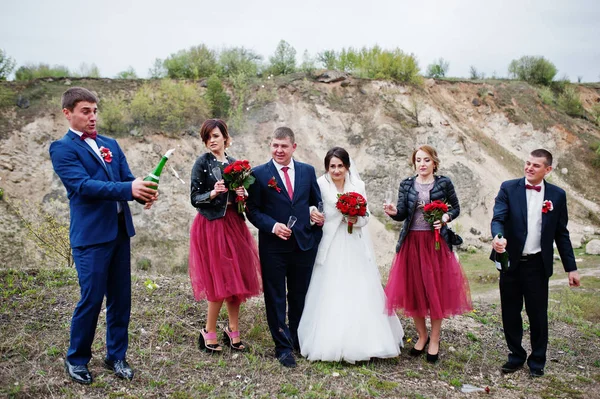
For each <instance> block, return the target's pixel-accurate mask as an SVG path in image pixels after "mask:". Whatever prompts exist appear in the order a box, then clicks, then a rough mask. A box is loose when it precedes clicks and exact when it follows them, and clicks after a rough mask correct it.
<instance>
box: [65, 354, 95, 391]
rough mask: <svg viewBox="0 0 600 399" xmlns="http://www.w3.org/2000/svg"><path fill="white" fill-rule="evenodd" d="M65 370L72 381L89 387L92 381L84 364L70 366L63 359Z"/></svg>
mask: <svg viewBox="0 0 600 399" xmlns="http://www.w3.org/2000/svg"><path fill="white" fill-rule="evenodd" d="M65 370H66V371H67V374H69V377H71V379H72V380H73V381H75V382H78V383H80V384H85V385H89V384H91V383H92V381H93V379H92V374H91V373H90V370H88V368H87V365H86V364H81V365H79V364H71V363H69V361H68V360H66V359H65Z"/></svg>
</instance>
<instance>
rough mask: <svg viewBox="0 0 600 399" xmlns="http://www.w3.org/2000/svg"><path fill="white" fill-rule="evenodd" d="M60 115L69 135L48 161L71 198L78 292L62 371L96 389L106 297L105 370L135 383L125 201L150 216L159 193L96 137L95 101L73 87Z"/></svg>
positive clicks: (129, 223)
mask: <svg viewBox="0 0 600 399" xmlns="http://www.w3.org/2000/svg"><path fill="white" fill-rule="evenodd" d="M62 108H63V110H62V111H63V114H64V115H65V117H66V118H67V120H68V121H69V126H70V128H69V131H68V132H67V133H66V134H65V135H64V136H63V137H62V138H61V139H59V140H56V141H54V142H53V143H52V144H50V158H51V159H52V166H53V167H54V171H55V172H56V174H57V175H58V177H60V180H61V181H62V182H63V184H64V186H65V188H66V190H67V197H68V198H69V209H70V218H71V224H70V229H69V238H70V241H71V248H72V249H73V258H74V260H75V268H76V269H77V276H78V277H79V287H80V290H81V298H80V300H79V303H78V304H77V307H76V308H75V311H74V312H73V319H72V320H71V340H70V345H69V350H68V352H67V356H66V359H65V368H66V370H67V373H68V375H69V376H70V377H71V379H73V380H74V381H76V382H78V383H81V384H91V383H92V375H91V374H90V371H89V370H88V367H87V364H88V362H89V361H90V359H91V358H92V341H93V340H94V334H95V332H96V325H97V323H98V316H99V314H100V310H101V308H102V301H103V300H104V297H105V296H106V357H105V359H104V366H105V367H106V368H108V369H110V370H112V371H114V372H115V375H116V376H117V377H120V378H125V379H129V380H131V379H132V378H133V370H132V369H131V367H130V366H129V364H128V363H127V361H126V360H125V354H126V352H127V346H128V326H129V315H130V311H131V274H130V270H131V268H130V244H129V240H130V237H132V236H133V235H134V234H135V230H134V228H133V220H132V219H131V211H130V210H129V205H128V204H127V201H131V200H133V199H137V200H139V201H141V202H145V203H146V208H150V206H151V205H152V203H153V202H154V200H156V197H157V192H156V190H153V189H151V188H149V187H148V186H149V185H152V184H153V183H151V182H145V181H143V180H142V179H141V178H137V179H136V178H135V177H134V176H133V175H132V174H131V171H130V170H129V166H128V165H127V160H126V159H125V154H123V151H122V150H121V148H120V147H119V144H118V143H117V141H116V140H114V139H111V138H110V137H106V136H101V135H99V134H97V132H96V116H97V113H98V99H97V97H96V95H95V94H93V93H92V92H90V91H89V90H87V89H84V88H82V87H72V88H70V89H69V90H67V91H66V92H64V94H63V96H62Z"/></svg>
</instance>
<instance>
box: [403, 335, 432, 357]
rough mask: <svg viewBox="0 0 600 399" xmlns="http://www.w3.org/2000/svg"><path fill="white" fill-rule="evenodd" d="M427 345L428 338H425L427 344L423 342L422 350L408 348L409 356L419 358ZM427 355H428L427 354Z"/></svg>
mask: <svg viewBox="0 0 600 399" xmlns="http://www.w3.org/2000/svg"><path fill="white" fill-rule="evenodd" d="M427 345H429V337H427V342H425V345H424V346H423V349H416V348H415V347H414V346H413V347H412V348H410V352H408V353H409V354H410V355H411V356H414V357H416V356H421V355H422V354H423V352H425V348H427ZM428 355H429V354H428Z"/></svg>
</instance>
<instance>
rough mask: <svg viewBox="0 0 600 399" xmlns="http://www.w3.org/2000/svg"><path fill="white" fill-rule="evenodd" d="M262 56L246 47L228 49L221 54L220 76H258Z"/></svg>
mask: <svg viewBox="0 0 600 399" xmlns="http://www.w3.org/2000/svg"><path fill="white" fill-rule="evenodd" d="M261 61H262V56H261V55H259V54H256V53H255V52H254V51H252V50H248V49H246V48H244V47H233V48H227V49H225V50H223V51H221V54H219V75H220V76H223V77H225V76H226V77H232V76H236V75H239V74H244V75H245V76H247V77H251V76H256V75H257V73H258V69H259V64H260V62H261Z"/></svg>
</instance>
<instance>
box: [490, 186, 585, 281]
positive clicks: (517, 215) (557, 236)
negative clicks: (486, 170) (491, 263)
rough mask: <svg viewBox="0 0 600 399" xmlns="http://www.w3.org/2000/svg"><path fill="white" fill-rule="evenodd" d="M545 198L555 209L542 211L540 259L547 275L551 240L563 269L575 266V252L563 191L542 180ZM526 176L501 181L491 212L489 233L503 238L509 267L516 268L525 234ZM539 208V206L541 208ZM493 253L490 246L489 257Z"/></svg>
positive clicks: (493, 254) (550, 265)
mask: <svg viewBox="0 0 600 399" xmlns="http://www.w3.org/2000/svg"><path fill="white" fill-rule="evenodd" d="M544 184H545V193H544V201H546V200H549V201H552V204H553V207H554V209H553V210H552V211H549V212H547V213H542V237H541V243H540V244H541V248H542V260H543V264H544V270H545V272H546V276H547V277H550V276H551V275H552V272H553V270H552V263H553V258H554V248H553V245H552V243H553V242H556V247H557V248H558V253H559V254H560V259H561V260H562V263H563V267H564V269H565V271H566V272H571V271H574V270H577V265H576V264H575V255H574V254H573V247H572V245H571V239H570V238H569V230H567V223H568V214H567V196H566V194H565V191H564V190H563V189H561V188H560V187H558V186H555V185H554V184H550V183H548V182H547V181H545V180H544ZM525 190H526V189H525V178H521V179H514V180H508V181H505V182H504V183H502V185H501V186H500V191H499V192H498V195H497V196H496V203H495V204H494V216H493V218H492V237H495V236H496V235H497V234H498V233H502V235H503V236H504V237H505V238H506V241H507V244H506V250H507V251H508V255H509V258H510V263H511V267H512V268H513V269H516V268H517V267H518V265H519V259H520V257H521V254H522V253H523V248H524V247H525V240H526V238H527V195H526V193H525ZM541 211H542V210H541V209H540V212H541ZM495 257H496V253H495V251H493V250H492V255H491V256H490V259H492V260H494V259H495Z"/></svg>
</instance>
